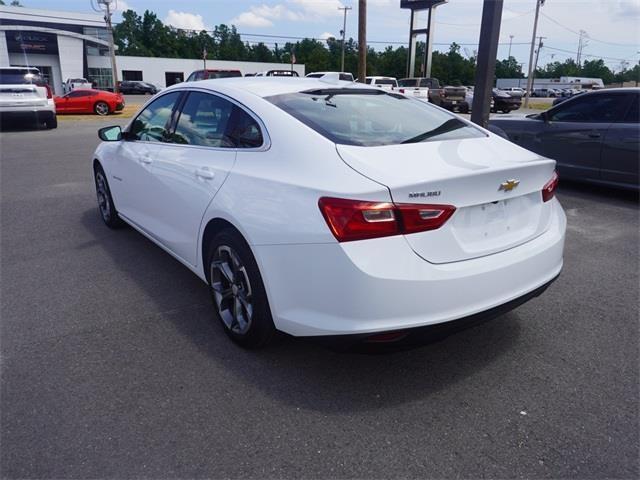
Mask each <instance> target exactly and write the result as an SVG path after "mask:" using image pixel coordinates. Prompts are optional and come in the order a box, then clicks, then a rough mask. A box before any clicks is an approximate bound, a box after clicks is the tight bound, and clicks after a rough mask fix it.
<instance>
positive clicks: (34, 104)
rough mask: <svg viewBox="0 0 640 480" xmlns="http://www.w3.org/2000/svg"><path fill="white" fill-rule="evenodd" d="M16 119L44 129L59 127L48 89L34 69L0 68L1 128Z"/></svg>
mask: <svg viewBox="0 0 640 480" xmlns="http://www.w3.org/2000/svg"><path fill="white" fill-rule="evenodd" d="M18 120H33V121H35V122H37V123H38V124H42V123H44V124H45V125H46V127H47V128H56V127H57V126H58V119H57V117H56V104H55V103H54V101H53V94H52V92H51V87H49V85H47V84H46V83H45V81H44V80H43V78H42V77H41V76H40V71H39V70H38V69H37V68H32V67H3V68H0V125H2V126H6V125H9V124H10V123H12V122H15V121H18Z"/></svg>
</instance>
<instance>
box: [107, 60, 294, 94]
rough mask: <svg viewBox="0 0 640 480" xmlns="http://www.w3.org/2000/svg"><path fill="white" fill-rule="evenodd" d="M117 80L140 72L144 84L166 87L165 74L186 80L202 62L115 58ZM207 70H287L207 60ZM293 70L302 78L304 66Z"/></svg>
mask: <svg viewBox="0 0 640 480" xmlns="http://www.w3.org/2000/svg"><path fill="white" fill-rule="evenodd" d="M116 65H117V67H118V78H119V79H120V80H122V71H123V70H139V71H142V79H143V80H144V81H145V82H149V83H153V84H154V85H159V86H161V87H166V84H165V75H164V74H165V72H182V73H183V74H184V79H185V80H186V79H187V77H188V76H189V75H191V72H193V71H194V70H200V69H202V68H203V62H202V60H198V59H184V58H152V57H125V56H116ZM207 68H220V69H234V70H240V71H241V72H242V74H243V75H244V74H246V73H258V72H263V71H265V70H289V69H291V65H290V64H288V63H260V62H234V61H228V60H207ZM293 69H294V70H295V71H296V72H298V75H300V76H301V77H304V75H305V68H304V65H294V66H293Z"/></svg>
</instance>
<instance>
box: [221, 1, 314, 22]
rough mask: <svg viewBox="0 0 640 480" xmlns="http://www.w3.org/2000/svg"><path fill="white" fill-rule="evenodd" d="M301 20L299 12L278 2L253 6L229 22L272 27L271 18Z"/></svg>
mask: <svg viewBox="0 0 640 480" xmlns="http://www.w3.org/2000/svg"><path fill="white" fill-rule="evenodd" d="M280 19H285V20H291V21H297V20H301V19H302V17H301V15H300V14H298V13H296V12H293V11H291V10H289V9H288V8H287V7H286V6H285V5H282V4H278V5H274V6H273V7H270V6H269V5H264V4H263V5H259V6H253V7H251V8H250V9H249V11H248V12H243V13H241V14H240V15H238V16H237V17H235V18H232V19H231V20H230V23H232V24H234V25H236V26H242V27H272V26H273V20H280Z"/></svg>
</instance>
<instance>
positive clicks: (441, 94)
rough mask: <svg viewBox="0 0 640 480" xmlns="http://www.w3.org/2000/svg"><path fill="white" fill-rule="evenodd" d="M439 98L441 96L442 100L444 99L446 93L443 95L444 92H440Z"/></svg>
mask: <svg viewBox="0 0 640 480" xmlns="http://www.w3.org/2000/svg"><path fill="white" fill-rule="evenodd" d="M440 96H441V97H442V98H444V97H445V96H446V93H445V91H444V90H440Z"/></svg>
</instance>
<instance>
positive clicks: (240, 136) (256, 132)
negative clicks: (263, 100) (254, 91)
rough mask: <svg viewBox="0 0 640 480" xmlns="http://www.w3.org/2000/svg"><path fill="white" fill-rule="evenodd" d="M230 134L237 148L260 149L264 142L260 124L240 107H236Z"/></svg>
mask: <svg viewBox="0 0 640 480" xmlns="http://www.w3.org/2000/svg"><path fill="white" fill-rule="evenodd" d="M228 133H229V138H231V139H232V140H233V143H234V144H235V146H236V147H237V148H258V147H261V146H262V144H263V142H264V139H263V137H262V131H261V130H260V126H259V125H258V122H256V121H255V119H254V118H253V117H252V116H251V115H249V114H248V113H247V112H245V111H244V110H243V109H241V108H240V107H238V106H235V107H234V110H233V115H232V119H231V122H230V128H229V132H228Z"/></svg>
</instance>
